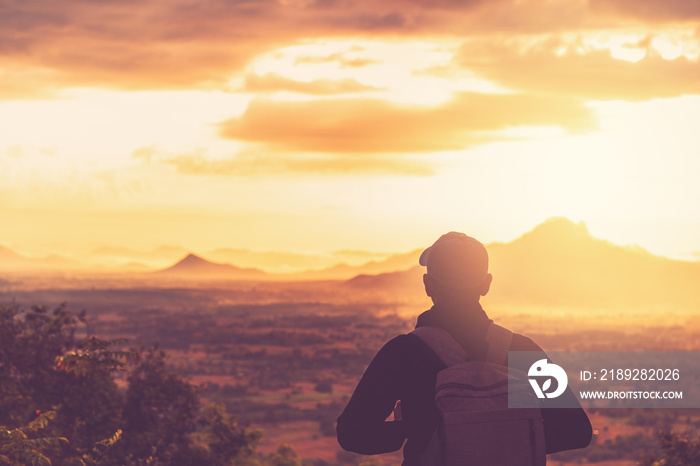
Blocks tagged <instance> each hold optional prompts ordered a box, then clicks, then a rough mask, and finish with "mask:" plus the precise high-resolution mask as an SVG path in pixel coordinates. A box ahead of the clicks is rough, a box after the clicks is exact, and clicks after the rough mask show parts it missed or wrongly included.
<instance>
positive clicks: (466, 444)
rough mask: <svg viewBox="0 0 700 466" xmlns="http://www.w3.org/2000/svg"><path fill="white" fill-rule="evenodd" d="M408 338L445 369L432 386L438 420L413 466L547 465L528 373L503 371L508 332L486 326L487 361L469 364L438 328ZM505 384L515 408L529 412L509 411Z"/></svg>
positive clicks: (422, 329) (420, 330) (539, 416)
mask: <svg viewBox="0 0 700 466" xmlns="http://www.w3.org/2000/svg"><path fill="white" fill-rule="evenodd" d="M411 333H413V334H415V335H416V336H418V337H419V338H420V339H421V340H423V341H424V342H425V343H426V344H427V345H428V346H429V347H430V349H432V350H433V352H435V353H436V354H437V355H438V356H439V357H440V359H441V360H442V361H443V362H444V363H445V365H447V368H446V369H443V370H442V371H440V372H439V373H438V375H437V381H436V384H435V405H436V406H437V408H438V411H439V413H440V421H439V422H438V427H437V429H436V431H435V433H434V434H433V437H432V438H431V440H430V443H429V445H428V449H427V451H426V452H425V453H424V454H423V455H421V457H420V459H419V461H418V464H423V465H438V464H439V465H460V466H464V465H475V466H540V465H544V464H546V445H545V438H544V425H543V422H542V411H541V409H540V408H539V406H540V402H539V400H538V399H537V397H536V395H535V393H534V391H533V390H532V387H531V386H530V384H529V382H528V379H527V374H526V373H525V372H524V371H519V370H517V369H513V368H510V369H509V368H508V367H507V366H505V363H506V358H507V356H508V349H509V348H510V342H511V339H512V337H513V333H512V332H511V331H510V330H507V329H505V328H503V327H500V326H498V325H496V324H494V323H491V324H490V326H489V329H488V331H487V334H486V341H487V342H488V344H489V347H488V353H487V356H486V361H470V360H469V358H468V355H467V353H466V352H465V350H464V349H463V348H462V346H461V345H460V344H459V343H457V341H456V340H455V339H454V338H453V337H452V336H451V335H450V334H449V332H447V331H446V330H444V329H442V328H439V327H425V326H424V327H418V328H417V329H415V330H414V331H413V332H411ZM509 385H510V394H511V397H514V396H517V397H518V401H517V403H518V406H532V407H528V408H508V394H509ZM523 403H526V404H523Z"/></svg>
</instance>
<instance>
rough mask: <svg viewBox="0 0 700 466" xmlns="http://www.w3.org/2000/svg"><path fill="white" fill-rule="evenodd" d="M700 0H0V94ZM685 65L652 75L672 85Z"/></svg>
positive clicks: (347, 61) (166, 75) (688, 15)
mask: <svg viewBox="0 0 700 466" xmlns="http://www.w3.org/2000/svg"><path fill="white" fill-rule="evenodd" d="M698 5H699V4H698V2H696V1H695V0H669V1H666V2H658V1H656V0H641V2H633V1H632V0H592V2H591V6H590V7H589V6H588V2H587V1H584V0H552V1H546V2H544V1H540V0H493V1H489V2H487V1H485V0H467V1H458V0H387V1H382V2H376V1H374V0H317V1H314V0H255V1H251V0H234V1H230V0H202V1H197V2H192V1H190V0H172V1H168V2H165V1H160V0H144V1H138V2H137V1H134V0H125V1H122V2H117V1H100V2H88V1H86V0H64V1H61V2H56V1H52V0H34V1H31V2H17V1H13V0H0V69H2V70H3V71H2V72H0V99H8V98H18V97H29V98H35V97H45V96H46V95H50V94H51V92H52V91H55V90H60V89H61V88H65V87H84V86H87V87H102V88H112V89H126V90H133V89H185V88H186V89H195V88H196V89H212V88H216V89H225V88H227V86H228V83H229V82H230V80H231V79H232V78H233V77H236V76H239V75H240V73H241V72H242V71H243V70H245V68H246V66H247V65H248V64H250V63H251V60H253V59H254V58H255V57H257V56H259V55H260V54H263V53H265V52H269V51H272V50H276V49H279V48H281V47H284V46H288V45H289V44H292V43H300V42H301V41H304V40H314V39H321V38H322V39H331V40H332V39H333V38H339V39H341V38H342V39H345V40H347V39H348V38H352V37H362V38H372V39H377V40H380V39H382V38H387V39H390V40H397V39H409V38H410V39H416V38H428V39H431V38H437V37H448V38H451V39H454V38H455V37H463V38H467V39H468V38H476V39H479V38H481V39H484V40H483V41H482V43H486V42H488V41H493V42H498V41H499V40H500V38H502V37H506V36H512V35H513V34H514V33H518V34H525V35H531V36H534V35H538V34H539V35H541V34H549V33H562V34H569V33H577V32H582V33H583V32H586V31H592V30H596V29H607V30H611V31H614V30H620V31H621V32H624V31H625V30H626V29H628V28H629V27H630V24H631V23H630V20H629V18H637V19H638V21H637V22H636V23H632V24H633V25H634V24H637V25H638V26H639V27H644V26H645V24H647V23H648V24H656V23H658V22H659V21H677V22H681V21H682V22H688V21H694V23H692V24H696V25H697V24H698V23H700V6H698ZM492 50H493V49H492ZM501 52H502V53H503V54H502V55H500V56H483V55H482V57H483V58H485V59H486V60H485V61H484V62H483V63H482V64H481V67H482V68H485V69H483V70H481V72H482V74H483V75H490V74H496V75H498V76H499V77H502V78H503V79H505V80H509V81H510V80H515V79H517V78H518V76H517V75H518V74H520V72H521V70H522V69H523V66H524V65H525V64H526V63H524V62H523V60H518V57H515V61H514V62H513V63H512V64H509V63H508V60H510V58H511V57H512V51H508V50H506V51H505V52H503V51H499V53H501ZM498 57H500V58H498ZM520 58H523V57H520ZM527 58H528V59H530V58H532V59H533V60H534V62H536V63H538V64H539V63H545V64H546V66H549V62H545V61H544V60H543V61H542V62H538V61H537V60H538V58H543V57H527ZM549 58H551V57H549ZM300 60H303V58H302V59H300ZM312 60H335V61H339V62H340V64H341V66H342V67H346V68H353V67H354V68H362V67H364V66H367V65H368V64H371V62H368V61H367V60H362V59H352V58H350V56H342V55H332V56H329V57H314V58H312ZM494 60H495V61H494ZM572 60H573V59H572ZM557 63H561V61H559V62H557ZM611 63H612V62H608V61H603V60H601V61H593V62H591V63H590V65H591V66H606V65H607V64H611ZM572 65H574V66H579V65H580V66H581V67H584V66H585V65H586V64H585V63H581V64H579V63H572ZM615 65H618V66H617V67H618V68H619V67H620V66H621V65H619V64H613V66H615ZM475 66H476V64H475ZM489 66H492V67H493V68H494V69H493V70H491V69H488V67H489ZM552 66H555V65H552ZM528 68H533V67H532V66H529V67H528ZM654 68H656V65H654ZM680 68H681V69H680V70H678V71H677V70H676V68H675V67H673V66H672V67H670V68H669V70H670V71H669V72H668V73H664V72H660V73H659V74H656V75H655V77H658V78H663V79H668V80H669V81H668V83H667V86H668V87H672V86H673V85H674V84H675V83H676V81H678V80H679V79H678V78H677V77H676V76H675V74H676V73H677V72H683V70H684V68H683V67H680ZM8 70H9V71H8ZM525 71H526V74H527V72H530V71H532V70H530V69H525ZM534 71H536V70H534ZM555 71H557V72H558V71H561V70H559V69H555ZM617 71H619V72H622V71H620V70H617ZM506 73H510V74H512V75H514V76H512V77H511V78H508V77H507V76H504V74H506ZM535 75H536V73H535ZM525 77H526V78H527V76H525ZM536 78H537V79H538V78H539V76H537V75H536V76H535V77H533V78H532V79H536ZM663 85H664V82H661V83H658V84H655V86H657V87H661V86H663ZM515 87H518V86H515ZM329 93H330V92H329Z"/></svg>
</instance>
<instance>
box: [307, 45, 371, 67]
mask: <svg viewBox="0 0 700 466" xmlns="http://www.w3.org/2000/svg"><path fill="white" fill-rule="evenodd" d="M363 51H365V49H364V48H363V47H352V48H351V49H350V50H349V52H363ZM333 62H338V63H340V66H341V68H362V67H365V66H369V65H375V64H378V63H380V62H379V61H377V60H371V59H369V58H350V57H348V56H347V53H346V52H338V53H331V54H330V55H326V56H322V57H318V56H314V57H310V56H308V57H307V56H305V57H299V58H297V59H296V60H295V61H294V64H295V65H305V64H318V63H333Z"/></svg>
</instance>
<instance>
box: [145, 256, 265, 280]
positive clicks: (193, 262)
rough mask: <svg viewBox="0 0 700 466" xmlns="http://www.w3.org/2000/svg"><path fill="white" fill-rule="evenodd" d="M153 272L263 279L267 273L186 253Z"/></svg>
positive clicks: (162, 274)
mask: <svg viewBox="0 0 700 466" xmlns="http://www.w3.org/2000/svg"><path fill="white" fill-rule="evenodd" d="M154 274H157V275H160V276H171V277H178V276H179V277H188V278H207V279H212V278H225V279H246V280H247V279H251V280H252V279H263V278H265V277H267V276H268V275H267V274H266V273H265V272H263V271H262V270H258V269H249V268H240V267H236V266H234V265H231V264H220V263H217V262H211V261H208V260H206V259H203V258H201V257H199V256H197V255H195V254H191V253H190V254H188V255H187V256H185V257H184V258H182V259H181V260H179V261H178V262H177V263H175V264H173V265H172V266H170V267H168V268H166V269H163V270H158V271H156V272H154Z"/></svg>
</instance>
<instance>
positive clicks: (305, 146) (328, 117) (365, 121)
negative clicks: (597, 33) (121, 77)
mask: <svg viewBox="0 0 700 466" xmlns="http://www.w3.org/2000/svg"><path fill="white" fill-rule="evenodd" d="M543 125H545V126H555V125H556V126H561V127H564V128H566V129H568V130H571V131H583V130H585V129H590V128H592V127H593V126H594V125H595V122H594V119H593V115H592V113H591V111H590V110H589V109H587V108H586V107H584V106H583V105H582V103H581V102H580V101H578V100H574V99H570V98H557V97H548V96H537V95H523V94H515V95H485V94H476V93H462V94H459V95H457V96H456V98H455V99H454V100H452V101H450V102H449V103H447V104H445V105H442V106H439V107H419V106H415V105H397V104H392V103H389V102H385V101H381V100H371V99H365V100H358V99H353V100H350V99H323V100H318V101H311V102H275V101H269V100H254V101H253V102H251V104H250V105H249V107H248V109H247V110H246V112H245V113H244V114H243V115H242V116H241V117H240V118H235V119H232V120H228V121H226V122H224V123H222V124H221V135H222V137H225V138H230V139H236V140H242V141H249V142H256V143H260V144H263V145H265V146H268V147H271V148H273V149H275V150H281V151H290V152H297V151H301V152H320V153H417V152H426V151H442V150H457V149H463V148H465V147H469V146H472V145H475V144H481V143H484V142H489V141H493V140H497V139H502V138H501V137H499V136H496V135H494V134H492V133H493V132H494V131H497V130H501V129H504V128H508V127H513V126H543Z"/></svg>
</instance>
